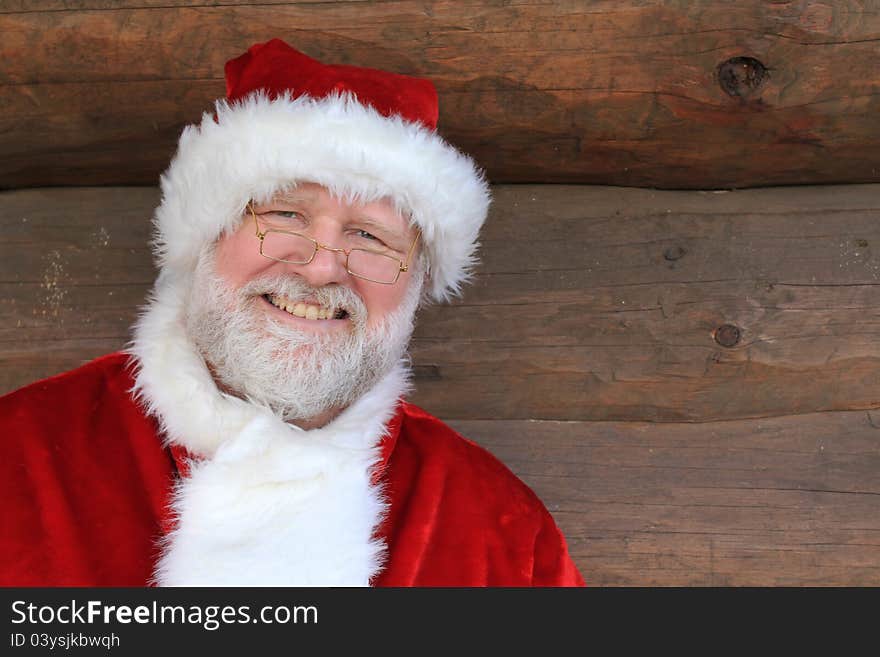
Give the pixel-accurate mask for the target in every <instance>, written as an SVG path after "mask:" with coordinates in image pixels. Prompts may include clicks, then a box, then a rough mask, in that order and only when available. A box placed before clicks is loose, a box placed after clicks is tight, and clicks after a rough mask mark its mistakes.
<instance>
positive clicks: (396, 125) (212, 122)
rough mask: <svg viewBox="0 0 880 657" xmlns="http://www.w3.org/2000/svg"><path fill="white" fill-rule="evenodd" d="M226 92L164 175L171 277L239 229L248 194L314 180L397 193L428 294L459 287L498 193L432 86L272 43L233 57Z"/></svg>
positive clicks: (161, 214)
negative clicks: (423, 256)
mask: <svg viewBox="0 0 880 657" xmlns="http://www.w3.org/2000/svg"><path fill="white" fill-rule="evenodd" d="M226 90H227V91H226V99H225V100H219V101H217V103H216V106H215V112H214V113H213V114H209V113H206V114H205V115H203V117H202V121H201V124H199V125H191V126H187V127H186V128H185V129H184V131H183V134H182V135H181V138H180V143H179V145H178V150H177V154H176V155H175V157H174V159H173V161H172V162H171V165H170V166H169V168H168V170H167V171H166V172H165V173H164V174H163V176H162V181H161V187H162V203H161V205H160V207H159V208H158V210H157V211H156V219H155V221H156V230H157V235H156V240H155V245H156V248H157V255H158V258H159V264H160V267H161V269H162V276H163V277H165V279H166V281H167V280H168V277H172V278H177V277H178V276H187V275H188V274H189V273H190V272H192V270H193V268H194V266H195V263H196V260H197V257H198V254H199V251H200V250H201V248H202V247H203V245H205V244H207V243H211V242H213V241H214V240H216V239H217V238H218V237H219V236H220V235H221V233H222V232H223V231H225V230H232V229H234V228H235V226H236V225H237V223H238V222H239V221H240V220H241V217H242V214H243V210H244V208H245V205H246V203H247V202H248V201H249V200H250V199H256V200H258V201H265V200H268V199H269V198H270V197H271V196H272V195H273V194H274V193H275V192H277V191H279V190H281V189H284V188H287V187H290V186H291V185H292V184H295V183H297V182H314V183H318V184H320V185H323V186H325V187H327V188H328V189H329V190H330V191H331V192H332V193H334V194H335V195H338V196H339V197H342V198H350V199H357V200H361V201H364V202H368V201H373V200H377V199H379V198H383V197H387V198H390V199H391V200H392V201H393V202H394V204H395V206H396V207H397V208H398V209H399V210H401V211H403V212H407V213H409V215H410V216H411V220H412V222H413V224H415V225H416V226H418V227H419V228H420V229H421V233H422V244H423V245H424V247H425V248H426V252H427V259H428V267H429V272H430V282H429V288H428V292H429V296H430V297H432V298H433V299H435V300H445V299H448V298H449V297H450V296H452V295H454V294H457V293H458V291H459V289H460V286H461V284H462V283H463V282H464V281H465V280H466V279H467V278H468V276H469V274H470V270H471V268H472V267H473V265H474V264H475V261H476V258H475V254H476V248H477V236H478V233H479V230H480V227H481V226H482V224H483V222H484V221H485V218H486V213H487V211H488V207H489V190H488V185H487V184H486V181H485V179H484V178H483V175H482V173H481V172H480V170H479V169H478V168H477V167H476V166H475V165H474V162H473V161H472V160H471V159H470V158H468V157H467V156H466V155H464V154H462V153H460V152H459V151H458V150H456V149H455V148H454V147H453V146H451V145H450V144H449V143H447V142H446V141H445V140H443V139H442V138H441V137H440V136H439V135H438V134H437V132H436V126H437V116H438V106H437V92H436V90H435V89H434V86H433V84H432V83H431V82H429V81H428V80H424V79H420V78H414V77H409V76H404V75H398V74H394V73H389V72H385V71H379V70H375V69H369V68H360V67H355V66H331V65H326V64H322V63H321V62H318V61H316V60H314V59H312V58H310V57H308V56H306V55H304V54H303V53H301V52H299V51H297V50H295V49H294V48H291V47H290V46H289V45H287V44H286V43H284V42H283V41H281V40H279V39H273V40H272V41H269V42H267V43H263V44H257V45H255V46H253V47H251V48H250V49H249V50H248V51H247V52H246V53H245V54H243V55H242V56H240V57H238V58H236V59H233V60H231V61H229V62H227V64H226Z"/></svg>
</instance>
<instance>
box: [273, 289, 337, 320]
mask: <svg viewBox="0 0 880 657" xmlns="http://www.w3.org/2000/svg"><path fill="white" fill-rule="evenodd" d="M263 298H264V299H265V300H266V301H268V302H269V303H271V304H272V305H273V306H275V307H276V308H278V309H279V310H283V311H285V312H286V313H289V314H290V315H293V316H294V317H301V318H303V319H312V320H319V319H347V318H348V312H347V311H346V310H345V309H344V308H328V307H327V306H318V305H315V304H310V303H303V302H302V301H293V300H291V299H288V298H287V297H284V296H281V295H280V294H264V295H263Z"/></svg>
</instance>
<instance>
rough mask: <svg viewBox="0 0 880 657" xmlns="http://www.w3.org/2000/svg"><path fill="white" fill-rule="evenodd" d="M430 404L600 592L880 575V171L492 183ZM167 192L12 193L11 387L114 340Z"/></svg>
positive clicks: (4, 371) (427, 367) (434, 339)
mask: <svg viewBox="0 0 880 657" xmlns="http://www.w3.org/2000/svg"><path fill="white" fill-rule="evenodd" d="M494 194H495V198H496V201H495V204H494V206H493V209H492V213H491V216H490V219H489V221H488V223H487V226H486V229H485V231H484V238H483V249H482V254H483V264H482V266H481V267H480V269H479V271H478V275H477V277H476V280H475V283H474V285H472V286H471V287H470V288H468V289H467V290H466V293H465V296H464V297H463V299H461V300H460V301H458V302H456V303H454V304H451V305H448V306H433V307H429V308H425V309H424V310H423V312H422V314H421V316H420V320H419V326H418V329H417V332H416V337H415V340H414V344H413V349H412V353H413V358H414V364H415V370H416V374H417V378H416V385H417V392H416V394H415V396H414V401H416V402H417V403H419V404H421V405H423V406H425V407H426V408H428V409H429V410H431V411H432V412H435V413H436V414H438V415H439V416H440V417H442V418H444V419H446V420H448V421H449V422H450V423H451V424H452V425H453V426H454V427H456V428H457V429H458V430H460V431H461V432H462V433H463V434H464V435H466V436H469V437H471V438H473V439H475V440H477V441H478V442H480V443H481V444H483V445H485V446H486V447H488V448H489V449H490V450H491V451H493V452H494V453H495V454H496V455H498V456H499V457H500V458H501V459H502V460H504V461H505V462H506V463H507V464H508V465H510V467H511V468H512V469H513V470H514V471H515V472H517V474H519V475H520V476H521V477H522V478H523V479H524V480H525V481H526V482H527V483H529V484H530V485H531V486H532V487H533V488H534V489H535V490H536V492H537V493H538V494H539V495H540V496H541V498H542V499H543V500H544V501H545V502H546V504H547V505H548V508H550V510H551V511H552V512H553V513H554V515H555V517H556V518H557V521H558V522H559V523H560V525H561V526H562V528H563V530H564V531H565V533H566V536H567V538H568V541H569V543H570V547H571V550H572V552H573V554H574V556H575V559H576V560H577V562H578V564H579V566H580V567H581V569H582V570H583V572H584V574H585V575H586V577H587V578H588V580H589V581H590V582H591V583H593V584H607V585H620V584H627V585H770V584H793V585H831V584H834V585H867V584H871V585H878V584H880V341H878V339H877V338H878V336H880V331H878V322H880V310H878V309H880V291H878V290H880V285H878V278H880V251H878V248H877V245H878V244H880V223H878V221H877V220H878V218H880V185H851V186H831V187H821V186H814V187H798V188H779V189H757V190H740V191H733V192H697V191H690V192H683V191H657V190H642V189H622V188H614V187H594V186H557V185H532V186H522V185H499V186H495V188H494ZM157 200H158V194H157V191H156V190H155V189H153V188H103V189H97V188H79V189H30V190H19V191H8V192H3V193H0V201H2V202H0V236H2V241H0V303H2V305H0V310H2V312H0V363H2V368H0V392H3V391H7V390H10V389H12V388H14V387H16V386H18V385H21V384H23V383H25V382H27V381H30V380H33V379H34V378H37V377H40V376H44V375H48V374H52V373H55V372H59V371H62V370H64V369H67V368H70V367H74V366H76V365H78V364H80V363H82V362H84V361H85V360H87V359H88V358H90V357H92V356H96V355H99V354H101V353H105V352H107V351H110V350H113V349H116V348H119V347H121V346H122V345H123V344H124V343H125V341H126V340H127V339H128V336H129V326H130V324H131V322H132V320H133V318H134V316H135V313H136V308H137V306H138V305H139V304H140V303H141V302H142V300H143V297H144V294H145V293H146V291H147V289H148V288H149V286H150V284H151V282H152V279H153V276H154V272H153V270H152V267H151V263H150V256H149V253H148V251H147V248H146V242H147V239H148V234H149V217H150V215H151V213H152V209H153V207H154V206H155V204H156V202H157Z"/></svg>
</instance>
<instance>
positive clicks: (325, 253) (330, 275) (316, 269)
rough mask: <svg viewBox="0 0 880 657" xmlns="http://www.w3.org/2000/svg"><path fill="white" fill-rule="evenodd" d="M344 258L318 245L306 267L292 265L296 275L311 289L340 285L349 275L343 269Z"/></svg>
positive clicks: (341, 254) (334, 251)
mask: <svg viewBox="0 0 880 657" xmlns="http://www.w3.org/2000/svg"><path fill="white" fill-rule="evenodd" d="M345 262H346V257H345V253H344V252H342V251H336V250H334V249H333V247H329V246H324V245H323V244H321V243H319V246H318V251H317V252H316V253H315V257H314V258H312V261H311V262H310V263H309V264H307V265H294V266H295V267H296V269H297V273H298V274H299V275H300V276H302V277H303V278H304V279H305V280H306V282H307V283H309V284H310V285H311V286H312V287H321V286H323V285H330V284H333V283H342V282H343V281H345V280H346V279H347V278H348V276H349V274H348V271H347V270H346V268H345Z"/></svg>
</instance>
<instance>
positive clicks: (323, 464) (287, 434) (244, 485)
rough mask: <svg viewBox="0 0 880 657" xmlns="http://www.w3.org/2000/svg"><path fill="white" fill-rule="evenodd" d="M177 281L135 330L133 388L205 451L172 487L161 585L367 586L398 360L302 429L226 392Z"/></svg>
mask: <svg viewBox="0 0 880 657" xmlns="http://www.w3.org/2000/svg"><path fill="white" fill-rule="evenodd" d="M185 287H186V286H185V285H182V284H181V282H180V281H176V282H175V284H170V283H169V282H168V281H167V280H164V281H163V279H162V277H160V281H159V283H158V284H157V288H156V291H155V294H154V297H153V299H152V300H151V304H150V306H149V307H148V309H147V311H146V313H145V314H144V315H143V317H142V318H141V320H140V321H139V323H138V325H137V327H136V329H135V338H134V342H133V347H132V349H131V351H132V353H133V354H134V355H135V356H136V358H137V361H138V366H139V367H138V372H137V376H136V386H135V388H136V391H137V394H138V395H139V397H140V398H141V399H142V401H143V402H144V403H145V404H146V405H147V407H148V408H149V410H150V411H151V412H152V413H153V414H154V415H156V416H157V417H158V418H159V419H160V421H161V423H162V425H163V428H164V429H165V431H166V432H167V436H168V440H169V442H171V443H175V444H178V445H182V446H184V447H186V448H187V449H188V450H189V451H190V452H191V453H193V454H195V455H199V456H202V457H205V458H204V459H203V460H197V461H195V462H194V463H193V464H192V468H191V475H190V476H189V477H188V478H186V479H184V480H183V481H182V482H181V483H180V484H179V485H178V487H177V489H176V491H175V497H174V502H173V511H174V513H175V515H176V517H177V526H176V529H175V530H174V531H173V532H172V533H171V535H170V536H169V537H168V538H167V540H166V542H165V544H164V545H163V546H162V547H163V554H162V556H161V559H160V561H159V563H158V566H157V569H156V573H155V579H156V582H157V583H158V584H159V585H162V586H184V585H185V586H261V585H262V586H367V585H369V583H370V580H371V578H373V577H374V576H375V575H376V574H377V573H378V572H379V569H380V567H381V564H382V559H383V556H384V550H385V546H384V544H383V543H382V542H381V541H380V540H378V539H376V538H375V537H374V532H375V530H376V528H377V526H378V524H379V522H381V519H382V516H383V513H384V510H385V502H384V500H383V497H382V494H381V490H380V489H379V487H377V486H376V485H374V484H373V483H372V482H371V479H370V477H371V474H372V468H373V466H374V465H375V463H376V462H377V460H378V458H379V447H378V446H379V443H380V441H381V439H382V437H383V435H384V433H385V431H386V425H387V423H388V422H389V420H390V419H391V417H392V416H393V413H394V410H395V406H396V403H397V400H398V399H399V398H400V396H401V395H403V394H404V393H405V392H406V389H407V386H408V382H407V374H406V369H405V368H404V367H403V366H402V365H398V366H397V367H396V368H395V369H394V370H392V371H391V372H390V373H389V374H388V375H386V376H385V377H384V378H383V379H381V380H380V381H379V383H378V384H377V385H376V386H375V387H374V388H373V389H372V390H370V391H369V392H368V393H367V394H366V395H364V396H363V397H361V398H360V399H359V400H357V401H356V402H355V403H354V404H352V405H351V406H350V407H349V408H348V409H346V410H345V411H343V412H342V414H340V415H339V416H338V417H337V418H336V419H335V420H333V421H332V422H331V423H329V424H328V425H326V426H324V427H322V428H320V429H314V430H311V431H303V430H302V429H299V428H297V427H294V426H292V425H289V424H287V423H285V422H283V421H282V420H280V419H279V418H277V417H276V416H275V415H273V414H272V412H271V411H269V410H268V409H266V408H262V407H259V406H257V405H255V404H252V403H248V402H245V401H243V400H241V399H237V398H235V397H232V396H229V395H226V394H223V393H221V392H220V391H219V390H218V389H217V387H216V386H215V384H214V382H213V380H212V378H211V375H210V373H209V372H208V370H207V368H206V366H205V364H204V361H203V360H202V359H201V357H200V356H199V355H198V353H197V352H196V351H195V348H194V347H193V346H192V344H191V343H190V342H189V340H188V339H187V337H186V334H185V331H184V328H183V323H182V321H181V316H182V310H183V299H184V297H185V295H184V293H183V289H185Z"/></svg>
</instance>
